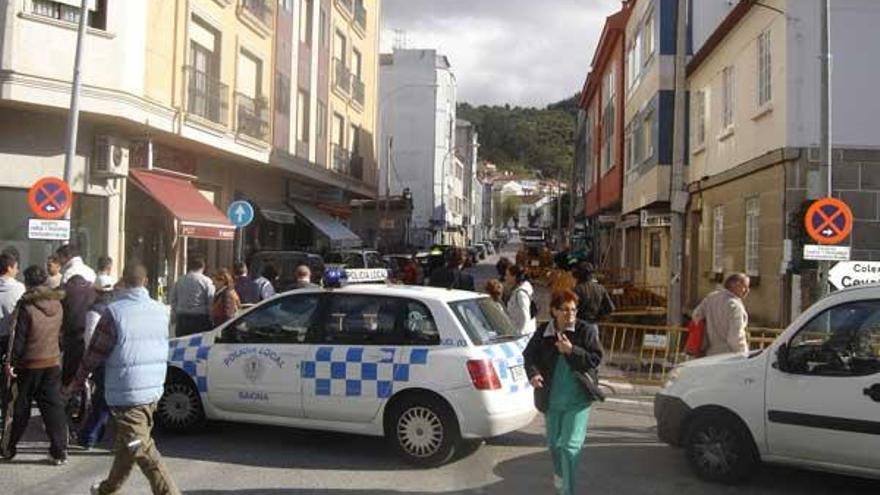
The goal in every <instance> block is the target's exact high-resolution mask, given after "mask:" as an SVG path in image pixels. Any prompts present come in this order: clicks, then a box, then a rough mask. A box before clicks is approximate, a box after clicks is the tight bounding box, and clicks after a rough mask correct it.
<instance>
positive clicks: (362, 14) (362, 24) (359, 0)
mask: <svg viewBox="0 0 880 495" xmlns="http://www.w3.org/2000/svg"><path fill="white" fill-rule="evenodd" d="M354 23H355V25H356V26H357V27H359V28H360V29H361V30H362V31H366V30H367V8H366V7H364V0H356V2H355V4H354Z"/></svg>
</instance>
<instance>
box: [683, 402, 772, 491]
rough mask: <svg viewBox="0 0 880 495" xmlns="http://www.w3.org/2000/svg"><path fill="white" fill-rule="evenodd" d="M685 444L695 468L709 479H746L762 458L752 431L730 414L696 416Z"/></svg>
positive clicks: (718, 480) (688, 431)
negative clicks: (759, 455)
mask: <svg viewBox="0 0 880 495" xmlns="http://www.w3.org/2000/svg"><path fill="white" fill-rule="evenodd" d="M684 444H685V445H684V446H685V453H686V455H687V459H688V462H690V465H691V468H693V470H694V471H695V472H696V473H697V475H698V476H699V477H700V478H703V479H704V480H707V481H714V482H720V483H737V482H741V481H745V480H746V479H747V478H748V477H750V476H751V475H752V474H754V471H755V469H756V468H757V467H758V463H759V461H760V458H759V457H758V452H757V448H756V447H755V443H754V441H753V440H752V435H751V433H749V431H748V430H747V429H746V428H745V426H743V425H742V424H741V423H740V422H739V421H737V420H736V419H735V418H733V417H731V416H729V415H726V414H721V413H717V412H709V413H703V414H700V415H699V416H697V417H696V418H694V420H693V421H692V422H691V425H690V427H689V428H688V430H687V435H686V437H685V442H684Z"/></svg>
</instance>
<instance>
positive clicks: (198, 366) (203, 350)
mask: <svg viewBox="0 0 880 495" xmlns="http://www.w3.org/2000/svg"><path fill="white" fill-rule="evenodd" d="M208 340H211V342H207V341H206V339H205V337H204V336H203V335H193V336H191V337H183V338H179V339H174V340H172V341H170V342H169V343H168V345H169V355H168V364H169V365H171V366H176V367H178V368H180V369H182V370H183V371H184V372H186V374H187V375H189V376H190V378H192V379H193V382H194V383H195V384H196V387H197V388H198V390H199V393H200V394H202V395H204V394H207V393H208V351H209V350H210V349H211V345H212V344H213V340H214V339H213V338H209V339H208Z"/></svg>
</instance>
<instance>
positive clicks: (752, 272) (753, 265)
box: [746, 197, 761, 277]
mask: <svg viewBox="0 0 880 495" xmlns="http://www.w3.org/2000/svg"><path fill="white" fill-rule="evenodd" d="M760 215H761V200H760V198H757V197H755V198H749V199H747V200H746V274H747V275H749V276H752V277H756V276H758V275H760V270H759V266H760V259H759V256H760V254H761V249H760V237H759V232H760V227H759V223H758V219H759V218H760Z"/></svg>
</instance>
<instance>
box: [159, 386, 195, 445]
mask: <svg viewBox="0 0 880 495" xmlns="http://www.w3.org/2000/svg"><path fill="white" fill-rule="evenodd" d="M156 424H157V425H159V426H160V427H162V428H163V429H165V430H168V431H173V432H177V433H183V432H187V431H193V430H196V429H198V428H200V427H201V426H203V425H204V424H205V410H204V408H203V407H202V398H201V397H200V396H199V391H198V390H197V389H196V387H195V386H194V385H193V383H192V381H191V380H189V378H188V377H187V378H182V377H180V376H176V375H171V376H170V377H169V379H168V381H167V382H166V383H165V393H164V394H162V398H161V399H159V404H158V405H157V406H156Z"/></svg>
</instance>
